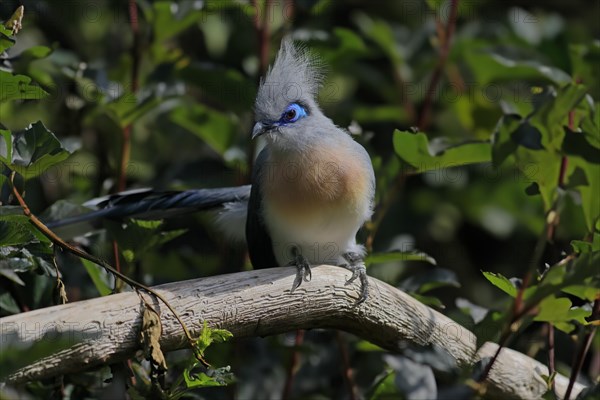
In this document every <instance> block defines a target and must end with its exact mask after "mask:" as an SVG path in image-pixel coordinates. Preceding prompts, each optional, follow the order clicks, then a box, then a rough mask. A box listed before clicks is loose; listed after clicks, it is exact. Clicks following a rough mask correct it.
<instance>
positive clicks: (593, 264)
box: [524, 251, 600, 306]
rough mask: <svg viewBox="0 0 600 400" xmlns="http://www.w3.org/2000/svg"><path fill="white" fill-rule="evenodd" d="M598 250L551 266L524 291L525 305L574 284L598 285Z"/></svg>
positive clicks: (599, 260)
mask: <svg viewBox="0 0 600 400" xmlns="http://www.w3.org/2000/svg"><path fill="white" fill-rule="evenodd" d="M598 265H600V251H594V252H590V253H582V254H580V255H579V256H577V257H576V258H575V259H572V260H570V261H569V262H567V263H558V264H555V265H553V266H551V267H550V268H549V269H548V270H547V271H546V273H545V274H544V276H543V278H542V280H541V281H540V282H539V283H538V284H537V285H534V286H532V287H530V288H528V289H527V290H526V292H525V296H524V297H525V299H526V304H527V306H529V305H531V304H537V303H538V302H540V301H542V300H543V299H545V298H546V297H548V296H551V295H554V294H555V293H557V292H559V291H561V290H563V289H564V288H567V287H569V286H574V285H581V284H583V285H585V286H590V287H600V276H598Z"/></svg>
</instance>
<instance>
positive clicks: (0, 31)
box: [0, 24, 16, 77]
mask: <svg viewBox="0 0 600 400" xmlns="http://www.w3.org/2000/svg"><path fill="white" fill-rule="evenodd" d="M15 43H16V40H15V39H13V38H12V32H11V31H10V30H9V29H6V28H5V27H4V25H2V24H0V53H2V52H4V51H6V50H7V49H10V48H11V47H13V46H14V45H15ZM0 77H1V75H0Z"/></svg>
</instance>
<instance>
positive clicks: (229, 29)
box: [0, 0, 600, 400]
mask: <svg viewBox="0 0 600 400" xmlns="http://www.w3.org/2000/svg"><path fill="white" fill-rule="evenodd" d="M26 3H27V4H32V6H29V5H26V9H25V13H24V16H23V20H22V23H23V28H22V30H21V31H20V32H17V33H15V34H13V33H14V24H13V25H11V24H8V25H7V26H8V27H6V26H4V25H2V24H0V136H1V137H0V161H1V163H2V172H1V174H0V204H1V207H0V316H7V315H11V314H17V313H20V312H24V311H27V310H30V309H37V308H42V307H47V306H50V305H53V304H55V303H56V298H57V296H56V292H57V287H58V286H57V285H58V282H60V281H57V278H58V277H57V276H56V275H57V273H56V269H55V267H54V263H55V262H56V264H57V265H58V267H59V269H60V275H61V278H62V280H63V281H64V284H65V287H66V290H67V294H68V297H69V300H70V301H77V300H81V299H85V298H89V297H94V296H98V295H103V296H104V295H108V294H111V293H112V292H113V290H114V289H117V290H121V289H123V288H122V287H121V286H120V285H118V284H117V285H116V283H115V280H114V278H113V277H112V276H110V275H109V274H107V273H106V272H105V271H103V270H102V269H100V268H99V267H98V266H96V265H94V264H92V263H90V262H88V261H83V260H80V259H78V258H75V257H73V256H71V255H68V254H65V253H62V252H55V249H54V247H53V246H52V245H51V242H50V241H49V240H48V239H47V238H46V237H45V236H43V235H42V234H41V233H40V232H39V231H38V230H37V229H35V227H34V226H33V225H32V224H31V223H30V222H29V221H28V218H27V217H26V216H24V215H23V214H22V210H21V208H20V207H18V206H17V203H16V201H15V199H14V197H13V196H11V190H12V189H11V184H10V179H9V177H10V175H11V173H12V172H13V171H14V172H15V173H16V179H15V183H16V185H17V188H18V189H19V191H20V192H21V193H24V198H25V201H26V202H27V203H28V205H29V207H30V208H31V210H32V212H33V213H34V214H36V215H40V216H42V219H43V220H44V221H49V220H56V219H61V218H64V217H67V216H70V215H75V214H78V213H81V212H85V210H87V209H86V208H85V207H82V206H80V204H82V203H84V202H85V201H86V200H88V199H91V198H94V197H98V196H103V195H106V194H108V193H111V192H114V191H116V190H117V189H118V187H119V183H118V181H119V179H118V176H119V169H120V165H121V163H122V161H123V160H124V161H125V164H126V168H127V171H126V172H127V180H126V186H127V188H138V187H156V188H159V189H165V190H169V189H172V190H176V189H186V188H194V187H219V186H232V185H239V184H243V183H247V182H248V179H249V169H250V167H251V164H252V162H251V161H250V160H251V159H252V158H251V157H253V155H254V154H255V149H254V144H252V143H251V142H250V140H249V134H250V132H251V129H252V122H253V110H252V105H253V101H254V97H255V95H256V91H257V84H258V82H259V78H260V74H261V70H260V69H261V68H265V67H266V66H267V65H262V61H261V58H260V57H261V56H260V53H261V50H262V49H261V46H267V48H266V50H268V52H267V54H266V55H267V56H268V57H269V60H268V61H269V62H270V60H272V56H273V54H274V52H275V51H276V49H277V48H278V44H279V41H280V39H281V38H282V37H283V36H284V35H285V34H293V35H294V36H295V37H296V38H298V39H300V40H302V41H305V42H306V45H307V47H308V48H309V49H310V50H311V51H312V52H313V53H314V54H315V55H316V56H318V57H319V58H321V59H322V61H323V64H324V66H325V67H326V73H327V78H326V80H325V82H324V85H323V88H322V90H321V92H320V97H319V101H320V104H321V106H322V108H323V109H324V111H325V113H326V115H328V116H329V117H330V118H332V120H333V121H334V122H335V123H336V124H338V125H340V126H342V127H349V130H350V131H351V132H352V133H353V134H356V139H357V140H358V141H359V142H361V143H362V144H364V145H365V147H366V148H367V149H368V151H369V153H370V154H371V157H372V161H373V165H374V168H375V171H376V176H377V196H376V198H377V203H378V205H380V207H378V210H379V209H380V208H381V209H383V210H385V211H386V212H385V215H383V216H382V217H381V218H380V219H379V220H378V219H377V218H378V217H379V214H376V215H375V216H376V219H375V222H374V223H373V224H372V225H371V226H367V227H366V229H365V230H364V232H361V233H360V234H359V237H361V239H366V238H367V237H368V239H369V241H370V243H372V251H371V252H370V254H369V255H368V258H367V260H366V262H367V265H368V268H369V274H370V275H371V276H374V277H376V278H379V279H382V280H384V281H386V282H387V283H389V284H391V285H394V286H396V287H398V288H400V289H402V290H404V291H406V292H408V293H409V294H410V295H411V296H414V297H415V298H417V299H419V300H420V301H421V302H423V303H424V304H427V305H429V306H431V307H433V308H435V309H437V310H438V311H440V312H443V313H444V314H446V315H448V316H450V317H451V318H453V319H454V320H455V321H456V322H457V323H459V324H461V325H463V326H465V327H466V328H468V329H470V330H471V331H472V332H474V333H475V334H476V335H477V343H478V344H479V345H481V344H483V343H484V342H485V341H488V340H491V341H498V340H500V338H501V336H502V335H501V334H502V332H505V331H506V330H507V329H508V328H512V329H513V331H514V332H515V333H516V334H515V335H513V337H512V338H511V340H510V341H509V346H511V347H513V348H515V349H517V350H519V351H522V352H525V353H527V354H529V355H531V356H533V357H535V358H537V359H538V360H540V361H541V362H542V363H546V364H547V357H548V352H547V339H546V335H547V329H548V327H549V326H553V327H555V328H556V330H555V342H556V346H555V347H556V366H557V370H558V372H559V373H562V374H566V375H567V376H568V374H569V370H570V366H571V363H572V361H573V354H576V353H577V351H578V349H579V347H578V346H579V344H578V342H581V340H582V338H584V337H585V336H586V335H588V334H590V333H591V332H592V329H593V328H594V326H595V325H594V324H596V325H597V321H596V322H592V318H591V314H592V304H593V303H594V301H598V300H599V292H600V278H599V277H600V273H599V268H600V267H599V266H600V220H599V217H600V103H599V102H598V99H600V85H599V84H600V77H599V76H600V75H599V74H598V67H599V63H600V44H599V42H598V39H599V38H600V31H599V30H598V24H597V15H598V13H599V12H600V8H599V7H600V3H598V2H586V1H584V0H575V1H570V2H563V3H561V2H550V3H548V2H543V1H533V2H527V7H526V8H520V7H515V6H513V5H512V4H513V2H500V1H482V2H472V1H459V2H458V3H459V9H458V20H457V24H456V29H455V30H454V34H453V38H452V41H451V43H450V45H449V47H448V54H447V56H448V58H447V60H446V61H445V62H444V63H441V62H440V60H441V57H440V54H441V52H442V50H441V49H442V48H443V44H444V43H443V40H444V39H443V37H441V36H439V34H440V32H444V29H443V28H444V27H445V25H446V23H447V22H448V18H449V7H450V2H440V1H422V2H421V1H412V2H411V1H409V2H396V1H379V2H370V1H354V2H344V1H336V2H333V1H294V2H293V3H294V7H289V2H287V1H282V2H273V3H274V4H275V5H274V8H273V10H271V13H270V19H269V24H268V25H269V32H268V33H269V35H267V42H266V43H265V42H262V43H261V42H260V39H259V35H258V32H257V27H258V28H260V27H261V26H262V18H264V15H265V10H264V6H263V2H262V1H259V2H257V3H258V4H259V7H258V9H257V8H256V7H253V6H251V5H250V4H245V3H243V2H239V1H228V0H214V1H212V0H211V1H204V2H200V1H198V2H197V1H154V2H147V1H137V2H136V3H137V10H138V22H139V33H138V36H137V37H136V38H134V35H133V34H132V27H131V24H130V21H129V10H128V8H127V3H128V2H117V1H110V2H95V1H94V2H86V1H83V2H74V1H70V2H63V1H51V0H38V1H36V2H26ZM33 4H35V5H33ZM16 7H17V5H16V3H15V2H1V3H0V20H3V21H7V20H8V19H9V17H11V15H12V13H13V12H14V10H15V8H16ZM9 28H10V29H9ZM440 65H441V67H442V68H441V70H440V71H441V75H440V81H439V84H438V85H437V86H436V87H435V88H433V91H430V88H429V85H430V83H431V79H432V76H434V75H435V72H434V71H436V69H437V68H438V66H440ZM134 69H135V71H136V72H135V73H133V71H134ZM134 76H135V81H136V83H135V84H134V83H133V79H134ZM429 91H430V92H429ZM428 99H429V100H430V106H428V107H429V111H430V115H431V116H430V118H429V119H428V120H427V121H425V122H423V121H420V118H419V117H420V116H422V115H423V112H424V108H426V103H427V100H428ZM420 122H421V123H420ZM416 126H420V127H421V128H422V132H419V131H418V129H417V128H415V127H416ZM124 132H129V133H130V138H131V143H130V144H131V146H130V148H131V152H130V153H129V154H128V153H127V152H124V143H125V142H124V140H125V139H124ZM124 154H125V158H123V155H124ZM382 205H383V206H382ZM211 221H212V217H211V216H207V215H202V214H200V215H189V216H184V217H179V218H174V219H169V220H165V221H156V222H147V221H140V220H129V221H105V222H102V223H89V224H85V225H82V226H76V227H69V228H61V229H59V230H57V232H56V233H57V234H58V235H60V236H61V237H65V238H69V239H72V240H73V241H74V242H75V243H76V244H77V245H79V246H81V247H82V248H85V249H86V250H87V251H89V252H91V253H93V254H94V255H96V256H99V257H101V258H103V259H106V260H109V261H110V262H111V263H113V262H114V251H113V250H114V249H113V240H115V241H116V243H118V245H119V246H118V249H119V255H120V258H119V259H120V266H121V269H122V271H123V272H124V273H125V274H127V275H129V276H132V277H134V278H135V279H138V280H140V281H143V282H144V283H146V284H148V285H155V284H160V283H164V282H170V281H175V280H183V279H190V278H197V277H201V276H207V275H216V274H223V273H230V272H236V271H240V270H243V269H248V268H251V266H250V265H248V263H247V262H246V261H245V257H244V250H243V249H242V248H240V247H239V246H237V245H235V244H232V243H229V242H228V240H227V239H226V238H223V237H221V236H219V235H218V233H217V232H215V231H214V227H213V226H212V224H211ZM374 231H376V232H375V233H374ZM86 232H91V233H90V234H88V235H86V236H83V234H84V233H86ZM540 243H541V244H542V245H540ZM481 271H485V272H483V274H482V272H481ZM313 279H318V276H313ZM524 282H525V283H526V285H527V287H526V288H524V287H523V285H524ZM115 285H116V288H115ZM125 290H127V289H126V288H125ZM518 309H521V310H523V309H526V310H527V311H528V312H527V313H525V315H521V316H519V318H518V321H516V323H514V324H512V322H514V321H513V318H514V317H515V314H516V310H518ZM199 323H200V324H202V323H203V321H200V322H199ZM76 334H77V336H76V337H77V339H78V340H90V338H88V337H87V336H86V333H85V332H76ZM341 337H342V338H344V339H345V340H346V341H347V343H346V344H345V346H346V347H347V350H348V353H349V354H348V355H349V359H350V367H351V368H352V369H353V374H352V375H353V377H354V381H355V383H356V385H357V387H358V391H359V393H360V394H362V395H364V396H365V398H369V399H382V400H383V399H389V398H394V399H397V398H406V399H411V398H434V397H435V396H436V394H437V395H438V396H439V397H440V398H472V397H473V395H474V392H473V388H472V387H470V386H468V385H467V383H468V382H469V379H470V378H472V377H473V376H476V373H478V372H479V373H480V372H481V370H483V365H484V363H482V364H481V365H479V366H478V367H476V368H475V369H461V368H459V367H458V366H456V365H454V363H453V362H452V360H451V359H450V358H449V356H448V355H447V354H446V353H445V351H444V349H438V348H424V347H418V346H416V345H413V344H409V343H406V345H405V346H404V347H403V351H402V352H401V354H395V355H390V354H386V352H384V351H383V350H382V349H380V348H378V347H376V346H373V345H372V344H370V343H368V342H365V341H362V340H360V339H358V338H355V337H353V336H350V335H342V336H341ZM228 338H229V336H228V335H227V333H225V332H222V331H220V330H218V329H209V328H206V326H205V329H204V331H203V336H202V337H201V338H199V341H198V343H197V350H199V351H201V353H202V354H204V351H205V350H207V349H206V348H207V347H208V345H209V344H211V342H218V343H213V344H212V345H211V346H210V348H208V350H207V351H206V354H204V356H205V357H206V358H207V359H208V360H209V361H210V362H211V363H212V364H213V365H215V366H222V365H227V367H221V368H217V367H215V369H210V370H207V369H205V368H204V367H202V365H201V364H200V363H197V362H196V360H195V359H194V358H193V357H192V355H191V351H189V350H188V351H181V352H173V353H166V354H165V356H166V361H167V365H168V368H169V369H168V370H167V371H166V372H164V382H162V383H161V382H159V379H157V377H156V376H153V375H152V371H151V370H150V368H149V367H148V366H147V365H146V364H145V363H142V362H140V361H138V360H136V359H133V360H131V362H130V364H129V365H122V364H118V365H117V364H115V365H111V366H110V368H109V367H104V368H101V369H97V370H92V371H88V372H82V373H79V374H73V375H69V376H66V377H64V379H63V383H64V388H65V393H66V392H68V393H70V396H71V398H84V397H88V398H98V397H101V396H105V397H106V396H107V393H111V394H114V396H115V397H122V396H123V395H124V392H125V387H124V385H123V384H121V383H123V382H126V383H127V384H128V388H127V393H128V394H129V396H130V397H131V398H134V399H136V398H149V397H152V398H157V397H159V396H160V397H162V398H171V399H176V398H182V397H183V398H206V399H225V398H232V397H234V396H236V397H237V398H240V399H246V398H278V397H280V396H281V393H282V389H283V384H284V381H285V376H286V374H287V371H288V368H289V365H290V357H291V351H292V344H293V337H292V336H289V335H280V336H278V337H273V338H264V339H260V338H257V339H253V340H250V339H248V340H239V339H238V340H236V339H235V338H233V339H232V340H229V341H227V342H226V343H223V342H225V341H226V339H228ZM571 338H576V339H578V340H575V341H573V340H571ZM91 339H93V338H91ZM11 340H12V339H11ZM342 342H343V341H342ZM11 343H12V342H11ZM11 343H8V344H6V343H3V344H2V352H1V354H0V365H1V366H2V367H1V368H0V377H1V376H5V375H7V374H9V373H11V372H12V371H15V370H16V369H18V368H19V367H22V366H23V365H26V364H27V363H30V362H32V361H35V360H38V359H40V358H41V357H43V356H44V355H45V354H47V352H48V351H51V350H54V349H56V348H61V347H62V346H63V345H65V346H66V345H67V344H66V343H64V342H63V340H62V338H61V337H59V336H57V337H55V338H54V340H52V341H51V342H50V343H48V342H47V341H44V340H41V341H40V342H39V343H38V345H36V346H33V347H31V348H28V349H23V348H17V347H15V346H13V345H11ZM339 343H340V340H339V337H336V334H335V333H333V332H329V331H321V330H313V331H308V332H307V333H306V338H305V342H304V344H303V345H302V346H301V347H300V348H299V349H298V352H299V354H300V359H301V361H300V367H299V370H298V371H297V376H296V378H295V381H294V385H293V388H292V393H293V396H292V397H293V398H305V399H309V398H310V399H316V398H334V399H344V398H348V393H349V392H348V390H349V389H348V385H347V384H346V383H345V379H346V378H345V376H346V374H345V371H344V370H343V368H344V367H343V366H342V365H341V364H342V361H341V355H340V350H339ZM70 344H71V343H69V344H68V345H70ZM599 352H600V342H599V340H598V335H596V339H595V340H594V342H593V343H592V346H591V349H590V352H589V353H590V354H592V355H589V354H588V356H587V357H586V358H585V359H584V362H583V370H582V373H581V375H580V378H581V379H582V381H583V382H584V383H587V384H590V383H593V382H594V380H596V382H597V379H598V376H597V374H598V370H597V368H594V365H592V361H593V360H597V359H598V353H599ZM486 362H489V360H486ZM232 374H233V375H232ZM131 375H133V376H134V377H135V381H136V384H135V385H133V384H132V381H131V379H130V376H131ZM234 376H235V378H234ZM548 379H550V378H548ZM119 382H121V383H119ZM161 385H162V386H161ZM222 385H229V386H228V387H220V386H222ZM15 390H16V391H17V392H18V393H21V392H22V394H29V395H32V396H34V397H40V398H48V397H50V396H51V395H52V394H53V393H54V394H56V393H58V392H57V390H58V386H57V384H55V383H54V381H53V382H31V383H29V384H28V385H27V386H24V387H19V388H15ZM594 390H595V391H594ZM597 392H598V389H597V388H596V389H590V390H589V391H588V392H587V393H585V394H582V397H581V398H590V399H591V398H595V397H594V396H597ZM547 396H548V395H547ZM548 398H552V397H548Z"/></svg>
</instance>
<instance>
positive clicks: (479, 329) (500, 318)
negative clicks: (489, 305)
mask: <svg viewBox="0 0 600 400" xmlns="http://www.w3.org/2000/svg"><path fill="white" fill-rule="evenodd" d="M505 324H506V315H505V314H504V313H501V312H499V311H488V313H487V314H486V315H485V317H484V318H483V319H482V320H481V321H480V322H479V323H478V324H477V325H475V327H474V328H473V333H474V334H475V336H476V337H477V348H479V347H481V346H482V345H483V344H484V343H485V342H497V341H498V339H499V338H500V333H501V332H502V329H503V327H504V325H505Z"/></svg>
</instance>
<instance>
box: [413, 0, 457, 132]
mask: <svg viewBox="0 0 600 400" xmlns="http://www.w3.org/2000/svg"><path fill="white" fill-rule="evenodd" d="M457 15H458V0H451V2H450V16H449V18H448V23H447V24H446V30H445V31H443V32H444V37H443V38H440V39H442V40H441V47H440V54H439V58H438V62H437V65H436V67H435V69H434V70H433V74H432V75H431V79H430V80H429V85H428V86H427V93H426V94H425V100H424V101H423V107H422V109H421V115H420V116H419V121H418V123H417V127H418V128H419V131H424V130H425V129H427V127H428V126H429V117H430V114H431V107H432V106H433V96H434V94H435V91H436V89H437V86H438V83H439V81H440V79H441V77H442V72H443V70H444V66H445V65H446V61H447V60H448V55H449V54H450V46H451V44H452V36H453V35H454V30H455V28H456V17H457ZM441 32H442V31H441V30H440V32H439V33H440V34H438V36H441Z"/></svg>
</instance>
